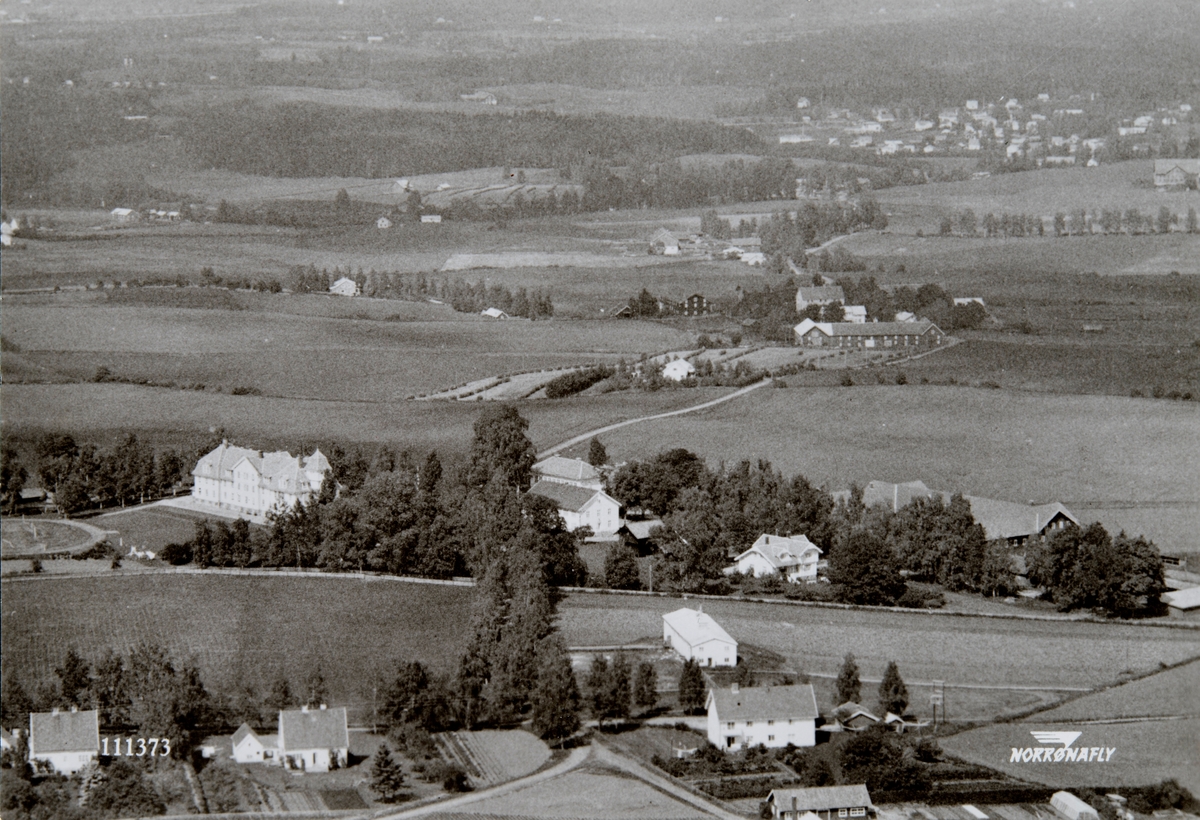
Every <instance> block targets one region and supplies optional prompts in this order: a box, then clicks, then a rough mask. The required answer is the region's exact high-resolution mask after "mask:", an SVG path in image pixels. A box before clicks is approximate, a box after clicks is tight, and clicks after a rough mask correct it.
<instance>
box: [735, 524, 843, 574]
mask: <svg viewBox="0 0 1200 820" xmlns="http://www.w3.org/2000/svg"><path fill="white" fill-rule="evenodd" d="M820 559H821V549H820V547H818V546H817V545H816V544H814V543H813V542H812V541H809V540H808V538H806V537H805V536H803V535H799V536H782V535H760V536H759V537H758V540H757V541H755V542H754V545H753V546H751V547H750V549H748V550H746V551H745V552H743V553H742V554H741V555H739V556H738V557H737V558H735V559H734V564H733V566H731V567H728V568H726V570H725V573H726V574H727V575H732V574H733V573H735V572H738V573H741V574H742V575H753V576H754V577H756V578H762V577H764V576H767V575H782V576H783V577H784V578H786V579H787V580H788V581H790V582H791V583H798V582H801V581H807V582H812V581H815V580H817V563H818V561H820Z"/></svg>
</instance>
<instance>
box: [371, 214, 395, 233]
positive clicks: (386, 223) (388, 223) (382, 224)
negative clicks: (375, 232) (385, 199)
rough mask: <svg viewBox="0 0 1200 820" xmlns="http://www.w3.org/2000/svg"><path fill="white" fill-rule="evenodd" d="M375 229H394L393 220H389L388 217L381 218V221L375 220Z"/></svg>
mask: <svg viewBox="0 0 1200 820" xmlns="http://www.w3.org/2000/svg"><path fill="white" fill-rule="evenodd" d="M375 227H376V228H378V229H379V230H381V231H386V230H387V229H388V228H390V227H392V220H390V219H388V218H387V217H386V216H381V217H379V219H376V220H375Z"/></svg>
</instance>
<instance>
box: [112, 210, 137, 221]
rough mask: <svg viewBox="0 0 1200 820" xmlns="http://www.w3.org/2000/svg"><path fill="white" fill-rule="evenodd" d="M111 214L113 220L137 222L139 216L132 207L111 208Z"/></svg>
mask: <svg viewBox="0 0 1200 820" xmlns="http://www.w3.org/2000/svg"><path fill="white" fill-rule="evenodd" d="M111 215H112V218H113V221H114V222H137V221H138V219H140V218H141V214H139V213H138V212H137V211H135V210H134V209H133V208H113V209H112V211H111Z"/></svg>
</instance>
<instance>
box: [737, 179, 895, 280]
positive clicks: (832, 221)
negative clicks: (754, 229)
mask: <svg viewBox="0 0 1200 820" xmlns="http://www.w3.org/2000/svg"><path fill="white" fill-rule="evenodd" d="M886 227H887V215H886V214H884V213H883V209H881V208H880V207H879V203H878V202H876V201H875V200H874V199H873V198H872V197H862V198H861V199H859V200H858V201H856V202H854V203H852V204H841V203H821V204H818V203H816V202H812V201H806V202H805V203H804V204H803V205H802V206H800V207H799V208H798V209H797V210H796V211H795V212H794V213H786V212H777V213H774V214H772V215H771V218H770V219H769V220H767V222H766V223H764V224H761V225H759V235H760V236H761V237H762V250H763V253H765V254H766V255H767V257H768V259H770V260H771V268H772V269H773V270H774V271H775V272H776V273H783V272H785V270H786V260H788V259H791V260H793V261H794V262H796V263H798V264H799V265H800V266H801V267H803V266H804V265H805V264H807V262H806V259H807V255H806V254H805V251H806V250H808V249H809V248H815V247H817V246H818V245H820V244H822V243H823V242H825V241H827V240H829V239H831V238H833V237H835V236H840V235H842V234H848V233H854V232H855V231H865V230H882V229H883V228H886Z"/></svg>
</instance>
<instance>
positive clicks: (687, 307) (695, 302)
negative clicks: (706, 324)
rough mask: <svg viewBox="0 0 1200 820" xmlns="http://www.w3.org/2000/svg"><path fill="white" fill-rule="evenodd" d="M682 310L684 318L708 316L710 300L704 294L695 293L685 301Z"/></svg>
mask: <svg viewBox="0 0 1200 820" xmlns="http://www.w3.org/2000/svg"><path fill="white" fill-rule="evenodd" d="M682 308H683V310H682V313H683V315H684V316H707V315H708V312H709V304H708V300H707V299H705V298H704V294H702V293H693V294H692V295H691V296H689V297H688V298H686V299H684V300H683V305H682Z"/></svg>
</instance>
